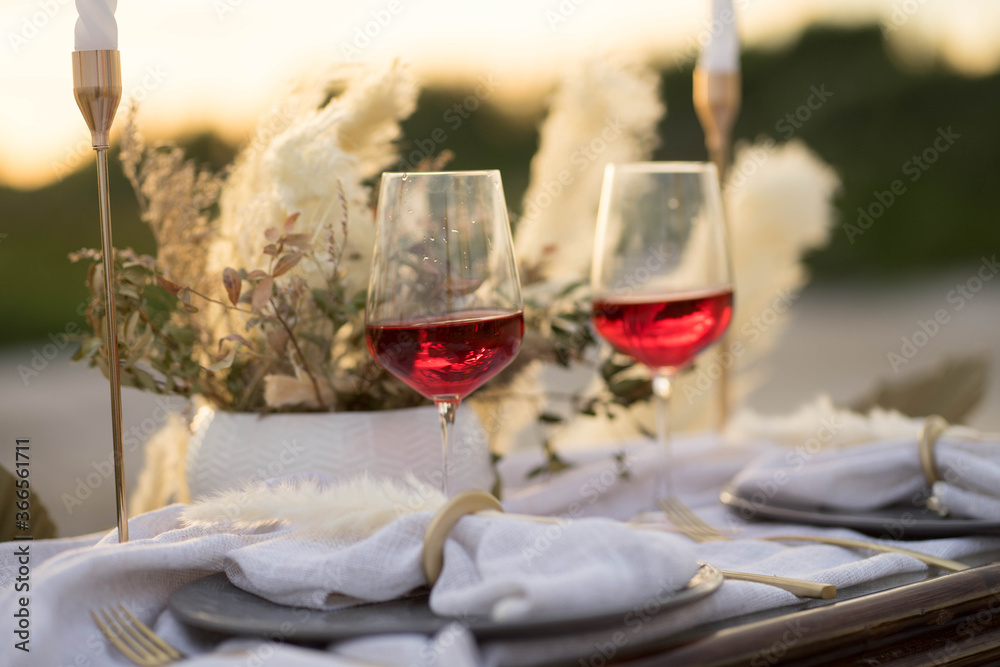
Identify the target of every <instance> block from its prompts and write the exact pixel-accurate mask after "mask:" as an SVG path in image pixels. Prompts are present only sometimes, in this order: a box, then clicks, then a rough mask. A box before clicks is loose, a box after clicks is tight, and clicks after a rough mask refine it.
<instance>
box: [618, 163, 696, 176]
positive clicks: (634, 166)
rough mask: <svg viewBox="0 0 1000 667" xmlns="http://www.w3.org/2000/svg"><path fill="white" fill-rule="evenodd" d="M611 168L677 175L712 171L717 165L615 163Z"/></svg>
mask: <svg viewBox="0 0 1000 667" xmlns="http://www.w3.org/2000/svg"><path fill="white" fill-rule="evenodd" d="M609 166H610V167H613V168H614V169H616V170H618V169H621V170H626V171H647V172H676V173H698V172H703V171H711V170H713V169H715V165H714V164H713V163H711V162H696V161H687V162H670V161H663V162H615V163H611V164H609Z"/></svg>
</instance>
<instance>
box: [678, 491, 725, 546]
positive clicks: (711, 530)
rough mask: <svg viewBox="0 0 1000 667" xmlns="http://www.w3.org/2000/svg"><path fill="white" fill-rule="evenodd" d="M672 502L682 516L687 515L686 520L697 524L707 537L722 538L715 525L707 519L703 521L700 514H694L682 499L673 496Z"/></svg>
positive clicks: (693, 524) (694, 524)
mask: <svg viewBox="0 0 1000 667" xmlns="http://www.w3.org/2000/svg"><path fill="white" fill-rule="evenodd" d="M674 502H675V503H676V505H677V507H678V509H679V510H680V512H681V513H682V514H683V515H684V516H686V517H688V521H689V522H690V523H691V525H692V526H697V527H698V528H699V529H700V530H701V531H702V532H703V533H704V534H705V535H706V536H708V537H712V538H715V539H722V538H724V535H723V534H722V533H721V532H719V529H718V528H716V527H715V526H713V525H712V524H710V523H708V522H707V521H705V520H704V519H702V518H701V517H700V516H698V515H697V514H695V513H694V510H692V509H691V508H690V507H688V506H687V505H686V504H685V503H684V501H682V500H681V499H680V498H677V497H676V496H675V497H674Z"/></svg>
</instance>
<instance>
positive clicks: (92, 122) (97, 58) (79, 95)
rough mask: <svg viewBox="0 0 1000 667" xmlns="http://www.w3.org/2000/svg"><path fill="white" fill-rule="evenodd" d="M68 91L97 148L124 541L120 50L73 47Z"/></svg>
mask: <svg viewBox="0 0 1000 667" xmlns="http://www.w3.org/2000/svg"><path fill="white" fill-rule="evenodd" d="M73 95H74V96H75V97H76V103H77V105H78V106H79V107H80V112H81V113H82V114H83V118H84V120H85V121H86V122H87V127H89V128H90V135H91V139H92V143H93V146H94V150H95V151H97V194H98V200H99V203H100V211H101V257H102V260H103V263H104V306H105V310H104V314H105V321H106V338H105V341H104V342H105V350H106V351H107V354H108V380H109V383H110V385H111V436H112V440H113V443H114V459H115V493H116V503H117V507H118V542H119V543H124V542H128V510H127V508H126V505H125V457H124V451H123V449H122V389H121V377H120V369H119V362H118V327H117V321H118V317H117V313H116V312H115V290H114V286H115V281H114V275H115V273H114V270H115V267H114V245H113V244H112V242H111V203H110V199H109V194H108V149H109V148H111V124H112V123H113V122H114V120H115V113H116V112H117V111H118V104H119V103H120V102H121V99H122V67H121V54H120V53H119V52H118V51H114V50H100V51H74V52H73Z"/></svg>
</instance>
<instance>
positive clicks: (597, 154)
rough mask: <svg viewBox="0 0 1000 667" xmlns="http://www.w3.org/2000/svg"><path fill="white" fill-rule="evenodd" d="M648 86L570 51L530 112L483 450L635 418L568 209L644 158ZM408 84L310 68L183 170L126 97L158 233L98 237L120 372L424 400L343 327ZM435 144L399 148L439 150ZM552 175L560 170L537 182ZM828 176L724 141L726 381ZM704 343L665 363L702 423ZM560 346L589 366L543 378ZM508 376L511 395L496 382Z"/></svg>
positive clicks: (632, 386) (757, 356)
mask: <svg viewBox="0 0 1000 667" xmlns="http://www.w3.org/2000/svg"><path fill="white" fill-rule="evenodd" d="M658 87H659V81H658V78H657V77H656V76H655V75H654V74H653V73H652V72H651V71H649V70H648V69H646V68H644V67H641V66H637V65H634V64H622V63H617V62H615V61H614V60H612V59H608V58H603V59H594V60H591V61H588V62H586V63H583V64H581V65H580V66H579V67H577V68H575V69H574V71H573V72H572V73H571V74H569V75H568V76H567V77H566V78H565V79H564V80H563V81H562V82H561V83H560V86H559V88H558V89H557V91H556V93H555V94H554V96H553V97H552V99H551V101H550V108H549V114H548V117H547V119H546V120H545V122H544V123H543V125H542V126H541V128H540V149H539V152H538V154H537V155H536V156H535V158H534V160H533V161H532V169H531V172H532V173H531V183H530V185H529V188H528V190H527V193H526V195H525V199H524V202H523V210H524V211H525V215H524V217H523V218H522V219H521V220H520V221H519V222H518V224H517V228H516V233H515V246H516V249H517V251H518V254H519V259H520V263H521V267H520V268H521V277H522V283H523V289H524V297H525V325H526V331H525V340H524V343H523V345H522V349H521V353H520V355H519V357H518V358H517V360H516V361H515V362H514V364H512V365H511V367H510V368H509V369H508V370H507V371H505V372H504V373H503V374H501V376H499V377H498V378H495V379H494V381H493V382H491V383H490V384H488V385H487V386H486V387H484V388H483V389H482V390H480V391H479V392H477V394H475V395H474V397H473V398H474V399H475V401H476V402H477V403H478V404H479V408H480V410H479V412H480V416H481V417H488V419H484V420H483V421H484V422H486V425H487V429H488V430H490V431H491V432H492V433H493V435H494V436H497V435H499V436H500V438H499V439H495V440H494V443H495V444H496V445H497V447H498V449H499V451H505V450H507V449H509V448H510V447H513V446H516V443H517V442H518V441H519V440H522V439H521V438H518V437H517V435H518V434H519V433H520V431H522V430H523V429H524V428H530V427H531V425H535V427H538V425H541V426H540V427H541V428H542V429H543V430H544V431H545V432H544V433H542V434H541V435H542V438H543V439H544V440H545V444H546V451H547V452H548V455H549V456H548V460H549V465H548V466H547V467H546V469H547V470H550V471H552V470H558V469H559V468H560V467H561V466H563V465H564V464H563V462H562V461H561V459H560V458H559V456H558V455H557V454H556V453H555V450H554V449H553V446H552V444H551V443H557V444H558V443H562V442H571V441H578V440H581V439H582V440H594V439H602V438H603V439H605V440H606V439H608V438H609V437H621V436H623V435H634V434H638V433H641V432H643V431H644V430H647V429H648V422H649V421H650V420H651V416H650V414H648V413H649V410H648V409H647V408H648V403H649V401H648V400H647V399H648V398H649V396H650V383H649V378H648V377H647V376H646V375H644V371H643V369H642V368H641V367H637V366H634V365H633V364H631V363H630V362H629V361H628V360H627V359H623V358H621V357H618V356H616V355H612V356H611V357H609V358H607V359H603V360H602V359H600V358H599V355H598V354H597V353H596V352H595V351H594V348H595V347H596V345H595V343H596V340H595V338H594V336H593V334H592V332H591V330H590V327H589V308H588V293H587V283H586V278H585V276H586V272H587V270H588V267H589V260H590V247H591V245H592V243H593V229H592V227H591V226H588V225H586V224H581V222H580V221H581V220H594V219H595V214H596V209H597V200H598V196H599V192H600V182H601V178H602V176H603V170H604V166H605V165H606V164H607V163H608V162H630V161H640V160H646V159H650V157H651V155H652V151H653V149H654V148H655V147H656V145H657V141H658V139H657V134H656V127H657V123H658V122H659V120H660V118H661V117H662V115H663V113H664V107H663V105H662V103H661V101H660V98H659V91H658ZM416 96H417V85H416V83H415V81H414V80H413V78H412V77H411V75H410V74H409V72H408V70H407V69H406V68H405V67H404V66H402V65H400V64H399V63H392V64H390V65H387V66H385V67H384V68H381V69H364V68H361V67H348V68H344V67H339V68H335V69H331V70H328V71H322V72H318V73H316V74H314V75H312V76H311V77H308V78H305V79H303V80H301V81H300V82H299V83H298V84H297V85H296V87H295V88H294V89H292V90H291V91H290V92H289V93H288V94H287V95H285V96H283V97H282V100H281V103H280V104H279V105H277V106H275V108H274V109H272V110H271V112H270V113H268V114H267V115H265V116H264V118H262V120H261V121H260V123H259V125H258V128H257V132H256V135H255V136H254V138H253V140H252V141H251V142H250V143H249V145H248V146H247V147H246V148H245V149H244V150H243V152H242V153H241V154H240V155H239V157H238V158H237V160H236V161H235V163H234V164H233V165H232V167H231V168H230V169H229V170H228V171H227V172H226V173H223V174H213V173H209V172H206V171H203V170H199V169H198V168H197V167H196V166H195V165H194V164H193V163H192V162H191V161H189V160H186V159H185V157H184V155H183V153H182V151H181V150H180V149H178V148H177V147H176V146H173V145H169V144H166V145H155V146H147V145H146V144H145V143H144V141H143V139H142V137H141V135H140V133H139V131H138V129H137V126H136V123H135V118H134V115H133V116H132V117H131V118H130V120H129V122H128V124H127V125H126V128H125V131H124V132H123V138H122V162H123V166H124V169H125V174H126V176H127V177H128V178H129V180H130V181H131V182H132V184H133V186H134V188H135V190H136V195H137V197H138V200H139V203H140V208H141V211H142V215H143V219H144V220H145V221H146V222H147V223H148V224H149V225H150V228H151V229H152V231H153V232H154V235H155V237H156V241H157V248H158V250H157V256H156V257H155V258H154V257H145V256H138V255H136V254H135V253H133V252H131V251H129V250H123V251H120V252H118V253H117V254H116V258H115V262H116V267H117V280H118V290H117V304H118V312H119V323H118V325H119V332H120V333H119V342H120V349H119V354H120V358H121V360H122V364H123V383H125V384H128V385H131V386H136V387H140V388H142V389H146V390H149V391H155V392H161V393H176V394H180V395H183V396H191V395H194V394H200V395H202V396H204V397H205V398H207V399H209V400H210V401H211V402H212V403H214V404H215V405H216V406H217V407H219V408H222V409H227V410H234V411H257V412H273V411H315V410H332V411H345V410H371V409H391V408H400V407H408V406H413V405H418V404H421V403H423V402H424V401H423V399H421V398H420V397H419V396H418V395H417V394H416V393H415V392H413V391H411V390H409V389H408V388H407V387H405V386H404V385H403V384H401V383H400V382H399V381H398V380H396V379H395V378H394V377H392V376H391V375H389V374H387V373H385V372H384V371H382V370H381V368H379V367H378V366H377V365H376V364H375V362H374V361H373V360H372V359H371V357H370V356H369V354H368V351H367V348H366V345H365V341H364V328H363V308H364V292H365V289H366V286H367V281H368V266H369V263H370V257H371V248H372V238H373V208H374V202H373V188H372V187H371V184H372V183H373V182H374V180H375V179H376V178H377V177H378V175H379V173H380V172H381V171H382V170H384V169H386V168H390V167H392V166H393V165H394V164H396V163H398V155H397V145H396V142H397V141H398V140H399V139H400V128H399V123H400V121H401V120H402V119H403V118H405V117H407V116H408V115H409V114H410V113H411V112H412V111H413V109H414V107H415V103H416ZM446 153H447V152H445V154H442V155H440V156H437V157H433V158H428V159H427V161H426V163H425V164H423V165H421V166H420V167H418V169H420V168H426V169H430V170H437V169H440V168H441V166H442V165H443V164H444V163H445V162H446V161H447V159H448V156H447V154H446ZM567 175H568V178H567ZM552 183H560V184H561V188H560V192H559V193H558V194H557V195H553V194H552V192H551V190H552ZM837 187H838V183H837V178H836V176H835V175H834V174H833V173H832V171H831V170H830V169H829V168H828V167H827V166H826V165H824V164H822V163H821V162H820V161H819V160H818V159H817V158H816V157H815V156H814V155H812V154H811V153H809V151H808V150H807V149H806V148H805V147H804V146H802V145H801V144H797V143H794V142H793V143H791V144H788V145H785V146H778V145H776V144H775V143H774V142H773V141H770V140H768V141H766V142H764V143H763V144H758V145H756V146H754V147H752V148H748V149H745V150H744V151H743V152H742V153H741V154H740V155H739V156H738V158H737V161H736V163H735V165H734V168H733V173H732V176H731V178H730V180H729V182H728V183H726V184H725V186H724V195H725V197H726V200H727V208H728V209H729V213H730V226H731V231H732V236H733V248H734V257H733V261H734V267H735V279H736V289H737V294H738V297H737V298H738V300H739V303H740V304H741V307H740V308H739V309H738V310H737V319H736V320H735V321H734V323H733V326H732V327H731V331H732V335H733V336H735V338H734V340H740V341H742V342H743V343H745V348H746V349H747V351H748V353H747V354H744V355H742V356H740V357H739V358H736V359H733V360H732V365H733V369H732V372H733V374H734V377H735V379H736V383H735V391H736V394H737V396H738V397H743V396H745V395H746V393H747V392H748V389H749V388H751V387H752V386H753V384H754V382H757V381H759V378H760V377H761V373H760V364H759V362H760V360H761V357H762V356H764V355H765V354H766V352H767V351H768V350H769V349H770V348H771V347H772V346H773V345H774V342H775V340H776V339H777V335H778V333H779V332H780V331H781V328H782V326H781V325H782V323H783V321H784V319H785V317H784V316H782V315H781V313H780V312H779V313H777V314H773V313H772V314H773V315H775V317H774V320H775V321H774V323H773V324H770V325H769V326H768V327H766V328H764V329H762V330H758V329H759V328H757V329H754V328H753V327H752V326H751V325H750V324H749V323H750V322H752V320H753V318H754V317H755V316H758V315H759V314H760V313H761V312H762V311H763V310H767V309H768V307H769V304H771V303H772V302H773V301H774V299H775V298H779V297H781V295H786V296H785V298H786V300H787V299H788V298H791V299H794V294H795V292H796V291H797V290H798V289H801V287H802V286H803V285H804V283H805V274H804V270H803V268H802V266H801V256H802V254H803V253H804V252H805V251H806V250H808V249H810V248H815V247H818V246H820V245H822V244H823V243H824V242H825V240H826V238H827V236H828V230H829V226H830V224H831V219H832V215H831V212H830V200H831V198H832V196H833V194H834V192H835V191H836V189H837ZM98 257H99V255H98V254H97V253H96V252H94V251H81V252H80V253H77V254H76V255H75V257H74V258H75V259H77V260H89V261H91V262H92V265H91V268H90V274H89V278H88V285H89V287H90V290H91V293H92V295H93V297H94V299H93V302H92V305H91V307H90V309H89V310H88V314H87V318H88V322H89V324H90V326H91V329H92V331H93V332H100V331H102V330H103V321H102V318H103V317H104V312H103V307H102V306H101V300H102V298H103V295H102V289H103V288H102V277H101V275H100V267H99V265H98V264H97V263H96V262H95V261H94V260H96V259H97V258H98ZM789 295H790V296H789ZM783 310H784V309H783ZM782 312H783V311H782ZM751 329H753V330H752V331H751ZM748 337H749V338H748ZM725 352H726V351H725V350H722V351H719V350H716V351H713V352H711V353H708V354H706V355H703V357H702V358H701V359H699V364H700V366H699V369H696V370H693V371H691V372H689V373H688V374H687V376H686V377H682V378H681V379H680V383H679V385H678V388H677V391H678V394H679V395H683V396H684V397H685V399H686V400H685V406H684V407H685V409H684V410H683V411H682V413H681V414H680V415H678V416H679V419H678V423H677V426H678V428H679V429H680V430H683V429H685V428H703V427H705V426H707V425H708V424H709V423H710V418H711V413H712V410H711V406H712V403H713V401H714V393H713V392H711V391H706V390H705V389H704V387H702V386H701V382H702V381H703V380H704V377H702V376H704V375H705V373H704V372H701V373H699V372H698V371H700V370H703V369H709V370H711V368H712V367H713V366H718V365H719V364H721V363H724V361H723V357H724V354H725ZM730 356H732V355H730ZM77 358H80V359H88V360H89V361H90V363H91V364H92V365H95V366H98V367H101V368H104V369H106V366H107V356H106V351H105V350H104V349H103V348H102V345H101V339H100V337H99V334H97V333H95V334H93V335H91V336H90V337H88V338H87V339H85V340H84V342H83V344H82V345H81V348H80V350H79V351H78V353H77ZM579 362H584V363H583V364H582V365H583V366H584V367H586V368H592V369H593V371H592V372H591V371H586V370H584V371H582V372H581V373H577V374H576V375H575V376H573V377H572V378H570V377H568V376H565V375H560V376H559V378H558V379H557V380H555V383H556V384H557V385H558V386H555V385H554V384H553V379H552V377H551V371H549V370H546V369H551V368H553V367H568V366H571V365H575V364H579ZM726 363H728V362H726ZM546 376H548V377H546ZM512 396H513V397H517V398H519V399H522V400H518V401H509V400H507V399H509V398H510V397H512ZM501 403H503V407H500V406H501ZM567 405H568V409H567ZM622 415H624V416H626V417H627V418H626V419H616V417H617V416H622ZM571 417H572V419H571ZM612 422H614V424H612ZM581 436H583V437H582V438H581Z"/></svg>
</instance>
